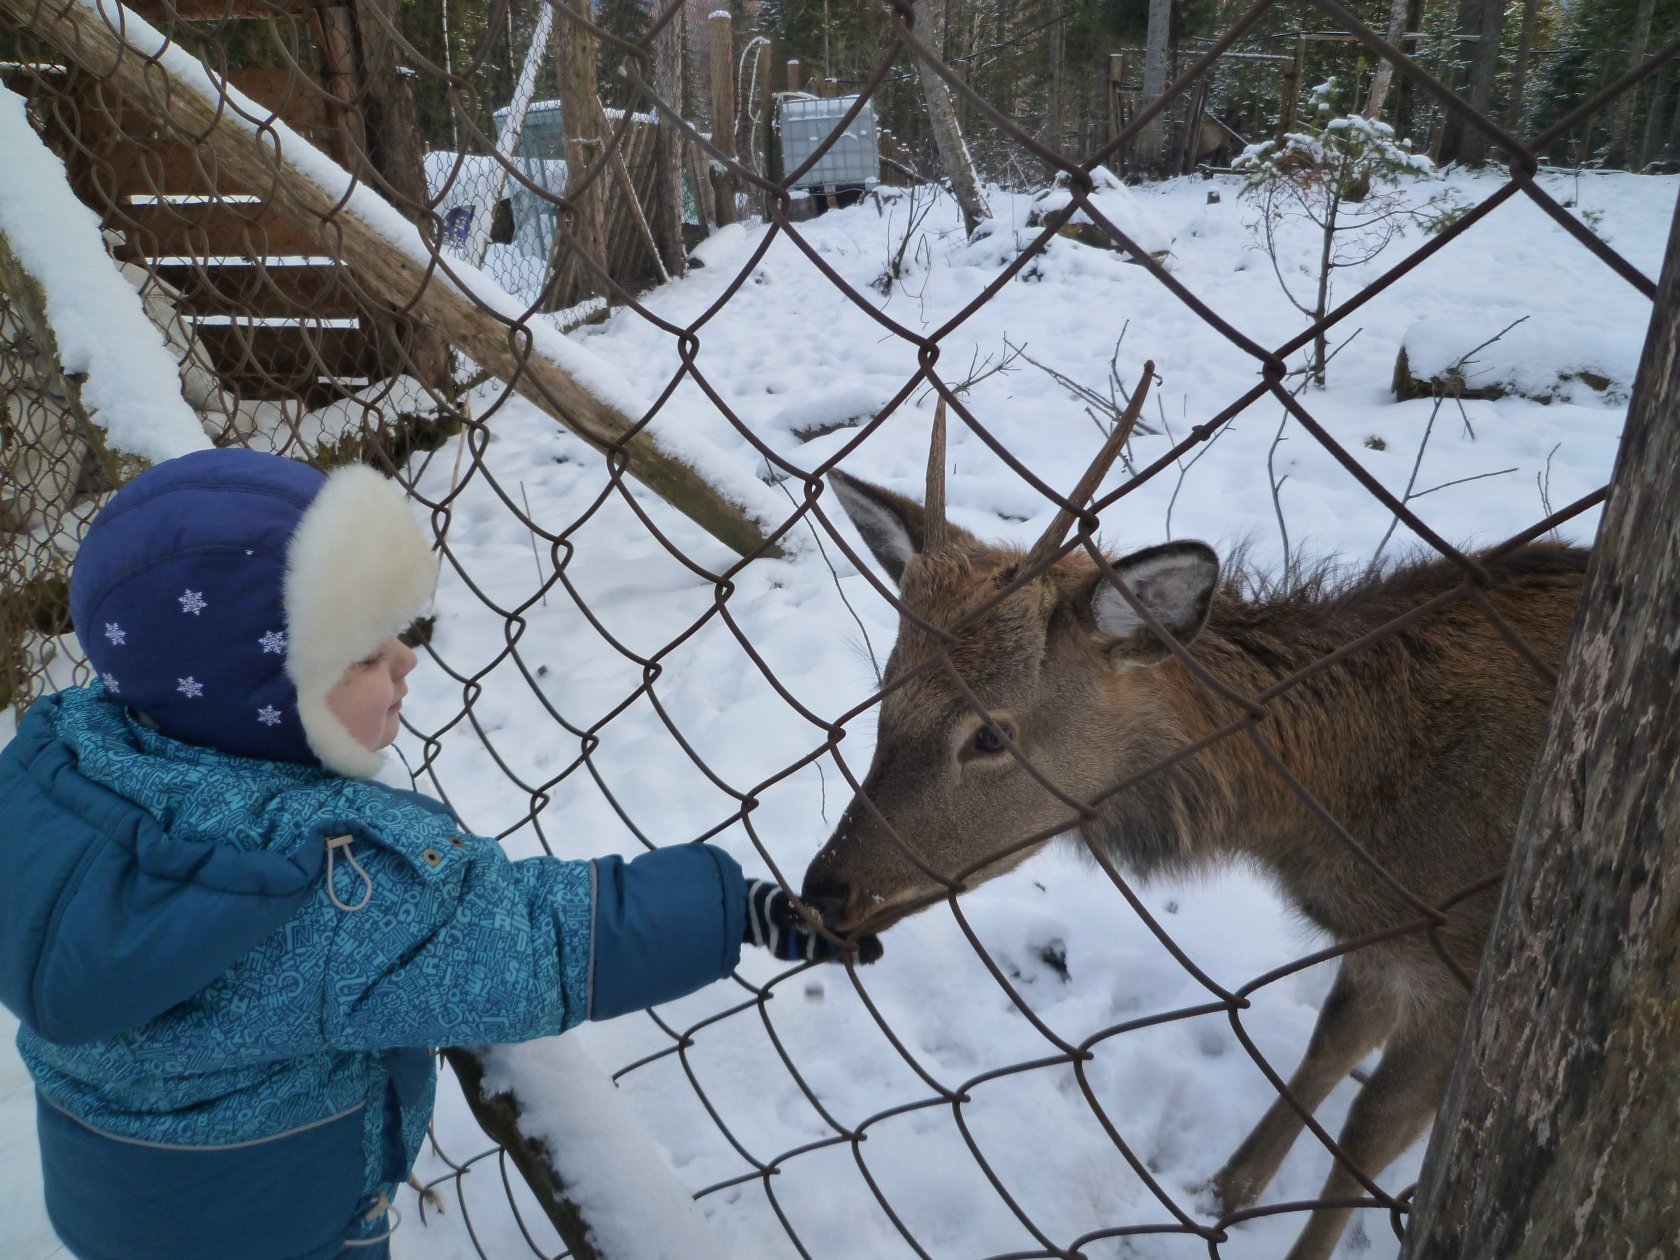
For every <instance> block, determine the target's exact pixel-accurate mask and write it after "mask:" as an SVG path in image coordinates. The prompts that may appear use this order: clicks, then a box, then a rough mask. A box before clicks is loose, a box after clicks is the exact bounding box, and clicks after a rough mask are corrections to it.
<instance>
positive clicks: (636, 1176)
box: [482, 1036, 726, 1260]
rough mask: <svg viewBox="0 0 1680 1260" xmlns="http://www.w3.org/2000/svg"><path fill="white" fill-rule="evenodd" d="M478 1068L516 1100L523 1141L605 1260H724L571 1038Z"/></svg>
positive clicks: (605, 1079) (686, 1197)
mask: <svg viewBox="0 0 1680 1260" xmlns="http://www.w3.org/2000/svg"><path fill="white" fill-rule="evenodd" d="M482 1062H483V1066H484V1079H483V1086H484V1089H483V1092H484V1093H485V1094H487V1095H498V1094H511V1095H512V1096H513V1098H514V1100H515V1105H516V1107H517V1109H518V1114H519V1131H520V1133H522V1134H523V1135H524V1136H526V1137H528V1138H531V1139H534V1140H535V1141H538V1142H540V1143H541V1144H542V1145H543V1146H544V1147H546V1148H547V1150H548V1152H549V1155H550V1158H551V1159H552V1161H553V1164H554V1168H555V1171H556V1172H558V1173H559V1175H560V1178H561V1180H562V1181H563V1182H564V1183H565V1187H566V1198H567V1199H568V1200H569V1201H570V1202H571V1203H573V1204H575V1205H576V1207H577V1209H578V1211H579V1213H580V1214H581V1215H582V1217H583V1218H584V1219H585V1220H586V1221H588V1222H589V1233H590V1237H591V1241H592V1242H593V1243H594V1245H595V1248H596V1250H597V1251H598V1252H599V1253H600V1254H601V1255H602V1256H610V1257H612V1260H723V1258H724V1256H725V1254H726V1252H725V1251H724V1248H723V1246H722V1243H721V1242H720V1240H719V1239H718V1238H717V1236H716V1234H715V1233H714V1231H713V1229H712V1226H711V1224H710V1223H709V1222H708V1221H707V1220H706V1218H705V1216H704V1215H703V1214H702V1213H701V1211H700V1209H699V1207H697V1206H696V1205H695V1202H694V1199H693V1198H692V1197H691V1196H690V1194H689V1192H688V1191H687V1190H686V1189H684V1188H683V1186H682V1184H681V1183H680V1182H678V1181H677V1179H676V1178H675V1177H674V1176H672V1175H671V1172H670V1169H669V1166H668V1165H667V1163H666V1161H665V1158H664V1156H662V1155H661V1154H660V1152H659V1151H658V1149H657V1148H656V1147H655V1146H654V1144H653V1142H652V1141H651V1140H650V1139H649V1138H648V1136H647V1134H646V1133H644V1132H643V1130H642V1127H641V1125H640V1123H639V1122H638V1121H637V1119H636V1116H635V1113H634V1112H633V1111H632V1110H631V1108H630V1104H629V1103H628V1102H626V1101H625V1100H624V1099H623V1097H621V1096H620V1094H619V1092H618V1087H617V1086H616V1085H614V1084H613V1081H612V1078H611V1077H610V1076H608V1075H607V1073H606V1072H604V1071H603V1070H602V1069H601V1068H600V1067H599V1066H598V1065H597V1064H596V1063H595V1062H594V1060H592V1059H591V1058H590V1057H589V1055H588V1054H587V1053H586V1052H585V1051H584V1049H583V1048H582V1046H581V1045H579V1043H578V1040H577V1038H576V1037H572V1036H565V1037H545V1038H543V1039H542V1040H539V1041H530V1042H526V1043H525V1044H523V1045H517V1046H491V1047H489V1048H488V1049H487V1050H486V1051H485V1053H484V1058H483V1060H482Z"/></svg>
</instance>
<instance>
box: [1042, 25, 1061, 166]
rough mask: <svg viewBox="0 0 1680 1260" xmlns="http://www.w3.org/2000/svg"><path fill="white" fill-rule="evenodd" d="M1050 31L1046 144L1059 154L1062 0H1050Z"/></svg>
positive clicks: (1046, 68) (1048, 40) (1048, 41)
mask: <svg viewBox="0 0 1680 1260" xmlns="http://www.w3.org/2000/svg"><path fill="white" fill-rule="evenodd" d="M1048 20H1049V22H1050V31H1049V38H1048V39H1046V40H1045V41H1044V42H1045V44H1046V50H1045V55H1046V56H1047V57H1048V59H1049V63H1048V64H1047V65H1046V66H1045V80H1046V94H1047V99H1046V102H1045V110H1044V142H1045V143H1046V144H1047V145H1049V146H1050V147H1051V148H1052V149H1055V150H1056V151H1057V152H1060V151H1061V147H1062V60H1063V53H1062V44H1063V38H1062V35H1063V32H1062V0H1050V17H1049V19H1048Z"/></svg>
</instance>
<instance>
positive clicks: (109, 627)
mask: <svg viewBox="0 0 1680 1260" xmlns="http://www.w3.org/2000/svg"><path fill="white" fill-rule="evenodd" d="M105 637H106V638H107V639H109V640H111V642H112V643H113V644H114V645H115V646H117V647H121V646H122V645H123V644H124V643H125V642H126V641H127V640H128V631H126V630H124V629H123V628H122V627H121V626H119V625H118V624H117V623H116V622H114V621H107V622H106V623H105Z"/></svg>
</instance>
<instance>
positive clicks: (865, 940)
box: [741, 879, 881, 963]
mask: <svg viewBox="0 0 1680 1260" xmlns="http://www.w3.org/2000/svg"><path fill="white" fill-rule="evenodd" d="M741 939H742V940H743V941H744V942H745V943H746V944H748V945H762V946H763V947H764V948H765V949H767V950H769V951H770V952H771V953H772V954H774V955H775V956H776V957H777V958H780V959H783V960H785V961H787V962H804V961H810V960H819V959H820V960H827V959H831V958H838V957H839V956H840V947H839V946H837V945H835V943H834V942H833V941H831V940H829V939H828V938H827V937H825V936H822V935H820V934H819V933H817V932H814V931H812V930H811V927H810V925H809V924H807V923H806V922H805V920H804V918H803V917H802V916H801V915H800V913H799V911H798V910H796V909H794V905H793V898H791V897H789V896H788V895H787V894H786V893H785V892H783V891H782V890H781V888H780V887H779V886H778V885H777V884H776V883H774V882H773V881H771V880H768V879H749V880H748V881H747V927H746V931H745V932H744V933H743V934H742V936H741ZM855 944H856V946H857V948H856V951H855V953H854V957H855V958H856V959H857V961H858V962H860V963H872V962H874V961H875V960H876V959H877V958H879V957H880V956H881V940H880V938H879V937H876V936H860V937H858V938H857V940H856V942H855Z"/></svg>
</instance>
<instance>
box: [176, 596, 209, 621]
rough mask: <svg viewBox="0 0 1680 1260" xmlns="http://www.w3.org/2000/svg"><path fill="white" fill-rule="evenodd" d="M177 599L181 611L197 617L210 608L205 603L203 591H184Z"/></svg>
mask: <svg viewBox="0 0 1680 1260" xmlns="http://www.w3.org/2000/svg"><path fill="white" fill-rule="evenodd" d="M176 598H177V599H178V600H179V601H180V604H181V611H182V612H184V613H191V614H192V615H193V616H195V617H196V616H198V614H199V613H201V612H203V611H204V610H205V609H206V608H208V607H209V605H208V604H206V603H205V602H204V592H203V591H182V592H181V593H180V594H179V595H178V596H176Z"/></svg>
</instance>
